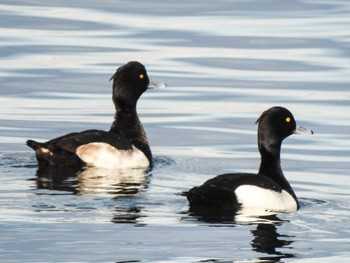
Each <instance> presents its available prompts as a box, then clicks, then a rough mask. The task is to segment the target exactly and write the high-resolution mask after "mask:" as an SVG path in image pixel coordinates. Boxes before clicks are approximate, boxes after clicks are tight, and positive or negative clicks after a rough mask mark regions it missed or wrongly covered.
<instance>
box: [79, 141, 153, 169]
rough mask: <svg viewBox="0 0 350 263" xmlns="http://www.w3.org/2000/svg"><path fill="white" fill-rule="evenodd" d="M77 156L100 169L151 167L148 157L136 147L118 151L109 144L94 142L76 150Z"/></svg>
mask: <svg viewBox="0 0 350 263" xmlns="http://www.w3.org/2000/svg"><path fill="white" fill-rule="evenodd" d="M76 154H77V155H78V156H79V158H80V159H81V160H82V161H84V162H85V163H87V164H88V165H90V166H94V167H100V168H107V169H116V168H144V167H148V166H149V161H148V159H147V157H146V156H145V155H144V154H143V152H141V151H140V150H139V149H137V148H136V147H134V146H133V147H132V149H130V150H118V149H116V148H114V147H113V146H111V145H109V144H107V143H102V142H93V143H89V144H84V145H81V146H79V147H78V148H77V149H76Z"/></svg>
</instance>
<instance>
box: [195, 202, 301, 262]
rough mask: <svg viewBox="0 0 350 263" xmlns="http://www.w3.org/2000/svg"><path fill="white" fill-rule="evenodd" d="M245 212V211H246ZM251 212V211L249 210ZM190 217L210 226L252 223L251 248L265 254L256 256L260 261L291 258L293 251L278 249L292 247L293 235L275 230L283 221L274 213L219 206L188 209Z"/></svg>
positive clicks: (233, 225)
mask: <svg viewBox="0 0 350 263" xmlns="http://www.w3.org/2000/svg"><path fill="white" fill-rule="evenodd" d="M246 212H247V211H246ZM249 212H251V211H249ZM188 214H189V216H190V217H191V218H195V219H196V220H198V221H199V222H205V223H210V226H222V225H223V224H224V225H225V226H227V225H229V226H232V227H235V226H237V225H238V224H239V225H254V226H256V228H255V229H253V230H250V232H251V233H252V235H253V239H252V241H251V246H252V250H254V251H256V252H259V253H263V254H266V256H262V257H258V258H257V260H258V261H259V262H260V261H261V262H280V261H281V260H282V261H283V259H286V258H293V257H295V256H296V255H295V254H293V253H283V252H280V251H279V249H283V248H288V249H292V247H290V245H291V244H292V243H294V240H293V239H294V238H295V236H292V235H281V234H279V233H278V231H277V227H278V226H281V225H283V224H284V223H285V221H284V220H282V219H280V218H279V217H278V216H277V215H276V214H271V213H270V214H268V213H266V214H265V215H257V214H255V215H254V214H251V213H246V214H244V212H242V211H235V210H233V209H219V208H209V209H208V208H198V207H197V208H194V207H191V208H190V210H189V211H188Z"/></svg>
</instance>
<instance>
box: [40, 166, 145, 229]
mask: <svg viewBox="0 0 350 263" xmlns="http://www.w3.org/2000/svg"><path fill="white" fill-rule="evenodd" d="M149 177H150V170H149V169H121V170H108V169H99V168H92V167H88V168H84V169H78V168H71V167H52V166H51V167H39V168H38V170H37V171H36V177H35V179H34V180H35V181H36V188H37V189H38V190H41V189H46V190H52V191H49V192H47V191H46V192H42V191H38V192H37V193H36V194H37V195H50V196H53V195H58V194H59V195H65V194H64V193H63V194H62V193H61V192H62V191H64V192H66V193H67V192H68V193H72V194H73V195H75V196H84V197H92V198H93V199H92V203H91V204H89V205H86V202H88V201H89V200H90V199H85V201H82V200H80V199H79V200H74V201H72V200H71V199H69V200H66V201H65V202H64V205H63V207H62V208H59V204H58V203H55V204H49V203H47V204H46V203H45V204H44V205H43V204H41V205H40V207H41V208H43V209H41V208H40V209H38V206H35V209H36V211H38V212H42V211H44V210H47V207H51V206H52V205H53V206H54V209H56V210H57V209H58V210H60V211H62V212H67V211H68V212H69V211H73V212H82V211H83V210H84V211H85V212H86V211H88V212H89V213H91V217H92V218H93V217H94V215H95V214H97V215H99V216H103V217H104V214H105V213H106V211H107V215H106V216H107V218H110V217H111V214H112V219H108V221H111V222H113V223H137V220H138V219H139V218H140V217H141V216H143V215H142V211H141V206H140V205H139V204H138V203H137V202H135V200H134V199H133V198H132V197H134V196H136V195H137V194H138V193H139V192H140V191H142V190H144V189H146V188H147V187H148V182H149ZM57 191H58V192H57ZM105 198H107V199H105ZM49 200H50V199H49ZM49 200H48V201H47V202H50V201H49ZM56 201H57V200H56ZM90 201H91V200H90ZM101 201H102V202H103V205H101V203H100V202H101ZM67 203H68V204H67ZM83 203H85V204H83ZM56 206H57V207H56ZM110 206H112V207H110ZM73 217H74V216H73ZM73 220H74V218H73Z"/></svg>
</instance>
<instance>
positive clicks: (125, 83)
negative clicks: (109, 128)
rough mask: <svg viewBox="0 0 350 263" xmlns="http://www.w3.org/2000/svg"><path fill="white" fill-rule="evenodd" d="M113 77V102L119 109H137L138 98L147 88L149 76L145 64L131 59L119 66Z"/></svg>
mask: <svg viewBox="0 0 350 263" xmlns="http://www.w3.org/2000/svg"><path fill="white" fill-rule="evenodd" d="M112 79H113V102H114V104H115V107H116V109H117V110H135V108H136V104H137V100H138V99H139V98H140V96H141V95H142V93H144V92H145V91H146V90H147V87H148V85H149V82H150V81H149V78H148V75H147V72H146V68H145V67H144V65H142V64H141V63H139V62H137V61H130V62H128V63H127V64H125V65H124V66H122V67H120V68H118V70H117V71H116V72H115V74H114V75H113V76H112V77H111V80H112Z"/></svg>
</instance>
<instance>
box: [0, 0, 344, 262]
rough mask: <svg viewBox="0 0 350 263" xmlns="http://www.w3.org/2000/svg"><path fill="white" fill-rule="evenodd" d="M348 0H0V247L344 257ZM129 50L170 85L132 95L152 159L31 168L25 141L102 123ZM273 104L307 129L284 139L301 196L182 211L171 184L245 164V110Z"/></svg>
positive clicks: (253, 155) (197, 257)
mask: <svg viewBox="0 0 350 263" xmlns="http://www.w3.org/2000/svg"><path fill="white" fill-rule="evenodd" d="M349 11H350V4H349V3H347V2H346V1H343V2H342V1H338V2H334V1H332V2H329V1H322V0H315V1H306V0H305V1H294V2H288V3H286V2H281V1H272V0H271V1H268V0H266V1H233V2H232V1H219V2H216V3H215V4H212V3H211V2H210V1H200V2H191V3H187V2H186V3H185V2H183V3H181V2H180V3H178V2H177V3H170V2H164V1H152V2H150V3H149V2H147V3H145V2H144V1H132V2H130V1H115V2H110V1H99V2H98V4H97V3H96V1H84V3H80V4H77V3H75V2H72V1H60V2H57V1H46V2H45V4H43V3H39V2H37V1H28V0H23V1H2V2H1V4H0V17H1V18H0V30H1V36H0V43H1V44H0V58H1V63H0V87H1V88H0V108H1V111H0V211H1V213H0V236H1V238H0V259H1V261H5V262H22V261H26V260H27V259H28V258H30V259H31V260H32V261H42V262H48V261H92V262H101V261H108V262H232V261H234V262H259V261H261V262H263V261H264V262H266V261H269V260H270V262H278V261H281V262H291V261H300V262H315V261H317V262H348V261H349V259H350V253H349V247H350V231H349V229H348V227H347V226H348V225H349V218H350V212H349V207H350V194H349V187H350V180H349V170H350V157H349V156H350V150H349V146H350V135H349V134H350V133H349V130H350V129H349V126H350V117H349V114H348V112H349V105H350V104H349V102H350V62H349V61H350V60H349V58H350V53H349V43H350V35H349V30H348V28H349V24H350V15H349ZM130 60H138V61H140V62H142V63H144V64H145V65H146V68H147V70H148V72H149V75H150V77H151V79H154V80H159V81H164V82H166V83H167V84H168V87H167V88H166V89H162V90H150V91H147V92H146V93H145V94H144V95H143V96H142V98H141V99H140V101H139V104H138V109H139V114H140V118H141V120H142V122H143V124H144V126H145V129H146V132H147V135H148V138H149V141H150V143H151V148H152V151H153V154H154V162H155V167H154V168H153V169H152V170H137V169H136V170H126V171H109V170H101V169H87V170H84V171H76V170H73V169H38V167H37V165H36V160H35V157H34V154H33V153H32V152H31V150H30V149H29V148H28V147H26V145H25V140H26V139H27V138H31V139H36V140H47V139H50V138H53V137H56V136H59V135H62V134H65V133H68V132H72V131H80V130H84V129H90V128H97V129H108V128H109V126H110V124H111V122H112V120H113V116H114V111H113V109H114V106H113V104H112V100H111V83H110V82H108V79H109V78H110V77H111V76H112V74H113V73H114V71H115V70H116V68H117V67H119V66H121V65H122V64H124V63H126V62H127V61H130ZM274 105H281V106H284V107H287V108H288V109H290V110H291V111H292V112H293V114H294V116H295V118H296V120H297V122H298V123H299V124H300V125H303V126H305V127H308V128H310V129H312V130H314V132H315V134H314V135H313V136H297V135H295V136H292V137H290V138H288V139H287V140H286V141H285V142H284V144H283V152H282V159H283V160H282V166H283V169H284V173H285V175H286V177H287V178H288V179H289V181H290V182H291V184H292V186H293V188H294V189H295V192H296V194H297V195H298V197H299V198H300V202H301V209H300V210H299V211H298V212H296V213H290V214H278V215H275V216H267V217H262V218H256V217H245V216H242V215H236V216H235V215H231V214H226V215H217V214H212V213H208V214H204V215H203V214H197V213H194V212H192V211H189V208H188V203H187V201H186V199H185V198H184V197H182V196H180V195H178V193H180V192H182V191H185V190H188V189H189V188H191V187H193V186H195V185H198V184H201V183H202V182H204V181H205V180H207V179H209V178H211V177H213V176H214V175H217V174H220V173H225V172H230V171H237V172H255V171H257V169H258V166H259V155H258V151H257V146H256V128H257V127H256V125H255V124H254V122H255V121H256V119H257V118H258V117H259V115H260V114H261V112H262V111H264V110H266V109H267V108H269V107H271V106H274ZM62 251H64V252H63V253H62Z"/></svg>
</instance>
